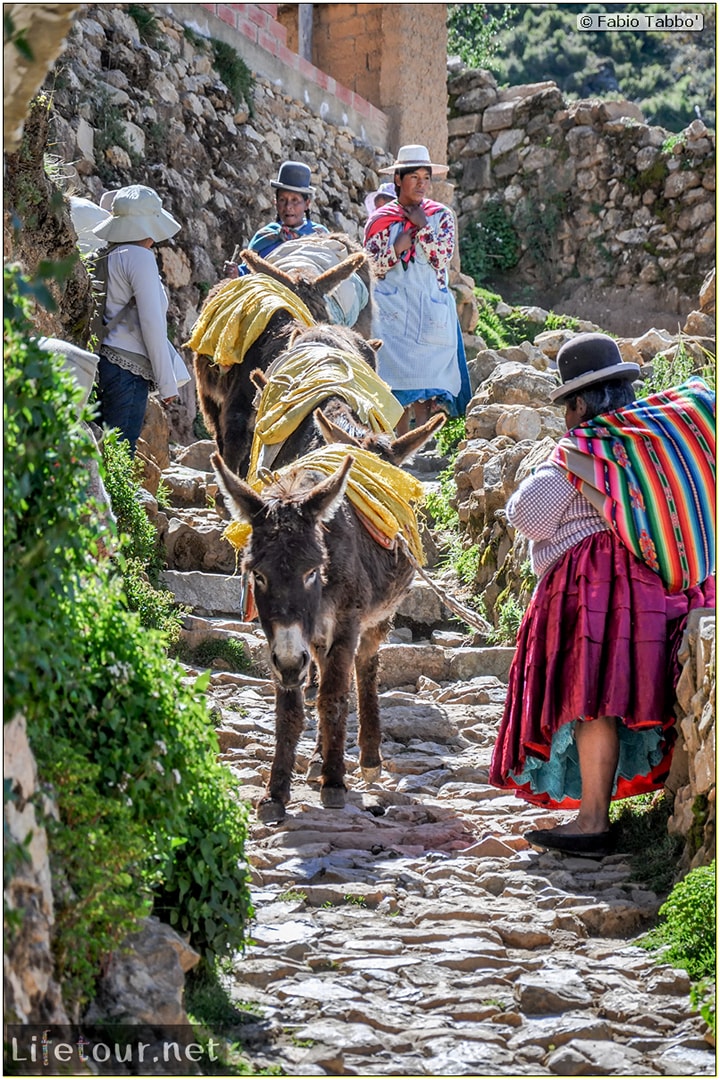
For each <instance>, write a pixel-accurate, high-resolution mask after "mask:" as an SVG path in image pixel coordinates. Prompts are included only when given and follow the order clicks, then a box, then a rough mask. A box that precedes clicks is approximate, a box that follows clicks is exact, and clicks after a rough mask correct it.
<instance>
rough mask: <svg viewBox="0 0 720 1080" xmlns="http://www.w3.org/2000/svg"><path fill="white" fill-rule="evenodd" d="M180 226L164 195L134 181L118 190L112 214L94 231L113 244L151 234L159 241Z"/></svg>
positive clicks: (152, 237)
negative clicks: (169, 210) (170, 212)
mask: <svg viewBox="0 0 720 1080" xmlns="http://www.w3.org/2000/svg"><path fill="white" fill-rule="evenodd" d="M180 228H181V226H180V224H179V223H178V222H177V221H176V220H175V218H174V217H172V215H171V214H168V212H167V210H163V206H162V201H161V199H160V196H159V195H158V194H157V193H156V192H155V191H153V189H152V188H149V187H144V186H143V185H142V184H131V185H130V187H125V188H120V189H119V190H118V191H117V192H116V194H115V198H114V199H113V202H112V212H111V214H110V217H109V218H107V220H106V221H102V222H101V223H100V224H99V225H96V226H95V228H94V229H93V232H94V233H95V235H96V236H99V237H100V238H101V239H102V240H107V241H109V242H110V243H113V244H118V243H120V244H121V243H123V242H124V241H130V240H145V239H147V238H148V237H149V238H150V239H151V240H154V241H155V242H156V243H159V242H160V241H161V240H168V239H169V238H170V237H171V236H174V235H175V233H176V232H178V230H179V229H180Z"/></svg>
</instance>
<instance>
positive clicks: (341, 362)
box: [248, 343, 403, 481]
mask: <svg viewBox="0 0 720 1080" xmlns="http://www.w3.org/2000/svg"><path fill="white" fill-rule="evenodd" d="M329 394H337V395H338V396H339V397H341V398H343V399H344V400H345V401H346V402H347V403H348V405H349V406H350V408H351V409H353V410H354V411H355V412H356V414H357V415H358V417H359V418H360V420H361V421H362V422H363V423H364V424H367V425H368V426H369V427H370V429H371V430H372V431H373V432H376V433H378V432H385V433H387V434H389V433H390V432H392V431H393V429H394V428H395V425H396V424H397V423H398V421H399V419H400V417H401V416H402V414H403V407H402V405H401V404H400V402H399V401H398V400H397V398H396V397H394V396H393V393H392V391H391V389H390V387H389V386H388V385H387V383H386V382H384V381H383V380H382V379H381V378H380V376H379V375H378V374H377V373H376V372H375V371H373V369H372V368H371V367H370V365H369V364H367V363H366V362H365V361H364V360H363V359H362V358H360V357H358V356H354V355H353V354H352V353H348V352H344V351H342V350H340V349H334V348H330V347H329V346H327V345H321V344H315V343H310V344H308V345H303V346H297V347H296V348H295V349H291V350H289V351H288V353H287V354H286V356H285V357H283V362H282V367H281V368H280V369H279V371H277V372H276V373H273V374H271V375H270V378H269V380H268V383H267V385H266V387H265V389H264V390H263V392H262V396H261V398H260V404H259V406H258V413H257V417H256V420H255V432H254V435H253V443H252V449H251V451H250V467H249V470H248V479H249V480H250V481H252V480H253V479H254V477H255V473H256V471H257V468H258V462H259V459H260V454H261V451H262V447H263V446H269V445H274V444H277V443H282V442H285V440H286V439H288V438H289V437H290V435H292V433H293V432H294V431H296V430H297V428H298V427H299V426H300V424H301V423H302V421H303V420H304V419H305V417H306V416H308V415H309V413H311V412H312V411H313V409H314V408H316V406H318V405H320V404H321V403H322V402H323V400H324V399H325V398H326V397H328V395H329Z"/></svg>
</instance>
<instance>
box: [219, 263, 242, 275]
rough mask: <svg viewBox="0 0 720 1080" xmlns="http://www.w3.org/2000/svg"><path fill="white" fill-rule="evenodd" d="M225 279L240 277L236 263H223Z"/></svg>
mask: <svg viewBox="0 0 720 1080" xmlns="http://www.w3.org/2000/svg"><path fill="white" fill-rule="evenodd" d="M223 277H226V278H236V277H240V274H239V273H238V264H237V263H236V262H230V261H228V262H224V263H223Z"/></svg>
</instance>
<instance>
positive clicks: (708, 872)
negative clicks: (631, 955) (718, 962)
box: [645, 859, 716, 979]
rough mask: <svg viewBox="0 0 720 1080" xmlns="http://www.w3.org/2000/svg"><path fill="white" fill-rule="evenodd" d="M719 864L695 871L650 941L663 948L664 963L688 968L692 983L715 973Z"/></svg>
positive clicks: (666, 907)
mask: <svg viewBox="0 0 720 1080" xmlns="http://www.w3.org/2000/svg"><path fill="white" fill-rule="evenodd" d="M715 891H716V890H715V860H714V859H713V861H712V862H711V863H710V865H709V866H698V867H696V868H695V869H694V870H691V871H690V872H689V873H688V874H686V875H685V877H684V878H682V880H681V881H678V883H677V884H676V885H675V886H674V887H673V890H672V892H671V893H670V895H669V896H668V898H667V900H666V901H665V903H664V904H663V906H662V907H661V908H660V912H659V915H660V918H661V919H662V920H663V922H661V923H660V925H659V926H657V927H656V928H655V929H654V930H651V931H650V933H649V934H648V935H647V937H646V939H645V940H646V943H647V944H648V945H649V946H650V947H651V948H658V947H662V949H663V961H664V962H665V963H668V964H674V965H675V966H676V967H681V968H684V969H685V971H687V973H688V975H689V976H690V978H691V979H702V978H705V977H706V976H708V975H713V974H714V972H715Z"/></svg>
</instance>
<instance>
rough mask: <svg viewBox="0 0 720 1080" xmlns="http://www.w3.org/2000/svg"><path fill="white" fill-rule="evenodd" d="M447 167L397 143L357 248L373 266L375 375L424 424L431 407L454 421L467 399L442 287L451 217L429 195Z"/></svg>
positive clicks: (450, 247)
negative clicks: (379, 200) (388, 186)
mask: <svg viewBox="0 0 720 1080" xmlns="http://www.w3.org/2000/svg"><path fill="white" fill-rule="evenodd" d="M447 171H448V169H447V165H437V164H435V163H433V162H431V160H430V154H429V153H428V150H427V147H425V146H419V145H409V146H401V147H400V150H399V151H398V156H397V160H396V161H395V162H394V163H393V164H392V165H391V166H389V167H388V168H385V169H380V172H381V173H388V174H391V175H392V177H393V184H394V189H395V194H396V198H395V200H393V202H390V203H388V204H387V205H385V206H381V207H380V208H379V209H378V210H375V211H374V212H373V214H372V215H371V217H370V219H369V220H368V222H367V225H366V226H365V238H364V246H365V250H366V252H367V254H368V256H369V258H370V261H371V263H372V264H373V266H374V269H375V272H376V275H377V280H376V281H375V284H374V287H373V299H374V305H373V309H374V310H373V323H372V333H373V336H375V337H378V338H382V342H383V346H382V348H381V349H380V351H379V353H378V372H379V374H380V375H381V376H382V378H383V379H384V380H385V381H386V382H387V383H388V384H389V386H390V387H391V388H392V391H393V394H394V395H395V397H396V398H397V399H398V401H399V402H400V403H401V404H402V405H404V406H405V413H404V415H403V418H402V420H401V421H400V423H399V424H398V428H397V430H398V432H399V433H400V434H403V433H404V432H405V431H407V430H408V427H409V425H410V418H411V413H412V412H414V414H415V422H416V424H417V425H420V424H424V423H425V422H426V421H427V420H428V419H429V418H430V414H431V412H432V409H433V406H435V405H437V406H440V407H441V408H443V409H444V410H445V411H447V412H448V413H449V415H450V416H457V415H459V414H461V413H462V412H464V410H465V406H466V405H467V402H468V401H469V399H470V383H469V379H468V376H467V366H466V364H465V358H464V353H463V352H462V351H461V349H460V348H459V344H460V343H461V340H462V339H461V335H460V334H459V329H458V319H457V308H456V306H455V301H454V299H453V296H452V293H451V292H450V291H449V289H448V266H449V264H450V260H451V259H452V256H453V253H454V251H455V218H454V216H453V214H452V211H451V210H450V209H449V208H448V207H447V206H443V204H442V203H437V202H434V201H433V200H432V199H430V198H428V192H429V190H430V184H431V181H432V177H433V176H435V175H439V176H445V174H446V173H447Z"/></svg>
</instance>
